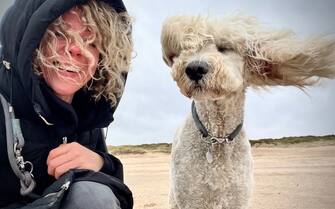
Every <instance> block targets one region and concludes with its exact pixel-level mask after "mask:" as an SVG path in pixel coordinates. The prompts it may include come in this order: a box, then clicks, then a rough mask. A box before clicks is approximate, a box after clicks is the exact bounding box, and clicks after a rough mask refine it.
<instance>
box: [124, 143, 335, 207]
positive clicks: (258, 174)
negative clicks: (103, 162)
mask: <svg viewBox="0 0 335 209" xmlns="http://www.w3.org/2000/svg"><path fill="white" fill-rule="evenodd" d="M253 156H254V177H255V188H254V193H253V197H252V202H251V209H334V208H335V198H334V197H335V144H334V143H333V144H332V143H328V144H322V143H312V144H311V143H307V144H298V145H294V146H292V145H291V146H289V147H258V148H253ZM119 158H120V159H121V160H122V162H123V164H124V169H125V181H126V183H127V184H128V185H129V187H130V188H131V190H132V191H133V195H134V201H135V206H134V208H135V209H167V208H168V191H169V163H170V162H169V161H170V155H168V154H158V153H152V154H143V155H120V156H119Z"/></svg>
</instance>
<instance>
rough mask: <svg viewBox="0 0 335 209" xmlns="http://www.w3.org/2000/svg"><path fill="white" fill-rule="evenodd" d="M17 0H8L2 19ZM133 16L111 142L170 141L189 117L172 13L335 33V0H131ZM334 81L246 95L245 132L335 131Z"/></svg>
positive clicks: (279, 134) (251, 134)
mask: <svg viewBox="0 0 335 209" xmlns="http://www.w3.org/2000/svg"><path fill="white" fill-rule="evenodd" d="M10 2H11V0H1V3H0V4H1V14H0V15H2V14H3V11H4V9H5V8H7V7H8V5H9V3H10ZM124 2H125V4H126V6H127V8H128V11H129V13H130V15H131V16H132V17H133V18H134V20H135V23H134V26H133V36H134V43H135V53H134V59H133V63H132V69H131V72H130V73H129V76H128V81H127V86H126V89H125V92H124V96H123V98H122V100H121V103H120V105H119V107H118V109H117V111H116V113H115V121H114V122H113V123H112V124H111V125H110V127H109V129H108V139H107V143H108V144H112V145H122V144H143V143H160V142H171V141H172V138H173V135H174V133H175V130H176V129H177V127H178V126H179V125H180V124H181V123H182V122H183V121H184V120H185V118H186V116H187V115H188V114H189V112H190V104H191V101H190V100H189V99H187V98H186V97H184V96H182V95H181V94H180V92H179V90H178V88H177V86H176V84H175V83H174V81H173V80H172V78H171V76H170V72H169V68H168V67H167V66H165V64H164V62H163V60H162V58H161V57H162V55H161V47H160V30H161V25H162V22H163V21H164V19H165V18H166V17H168V16H172V15H180V14H194V15H198V14H202V15H210V16H219V17H220V16H224V15H225V14H227V13H232V12H235V11H240V12H243V13H245V14H248V15H252V16H256V17H257V18H258V19H259V20H260V21H261V22H262V23H264V24H265V25H266V26H270V27H274V28H290V29H293V30H294V31H295V32H296V33H297V34H298V35H299V36H301V37H307V36H310V35H318V34H335V22H334V20H335V13H334V11H335V1H334V0H318V1H316V0H267V1H262V0H252V1H250V0H225V1H223V0H221V1H219V0H216V1H214V0H169V1H161V0H124ZM334 59H335V58H334ZM334 90H335V81H329V80H324V81H323V82H322V83H321V84H320V85H319V86H317V87H313V88H307V90H306V92H307V94H306V93H304V92H302V91H300V90H298V89H295V88H292V87H277V88H271V89H270V90H269V91H263V90H261V91H259V90H258V91H255V90H252V89H249V90H248V91H247V99H246V105H245V120H244V121H245V122H244V124H245V125H244V129H245V131H246V133H247V135H248V137H249V138H251V139H259V138H279V137H283V136H300V135H327V134H335V94H334Z"/></svg>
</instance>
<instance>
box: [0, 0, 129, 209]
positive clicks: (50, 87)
mask: <svg viewBox="0 0 335 209" xmlns="http://www.w3.org/2000/svg"><path fill="white" fill-rule="evenodd" d="M0 30H1V31H0V35H1V39H0V40H1V45H2V51H1V59H2V64H3V65H2V66H1V70H0V73H1V74H0V93H1V94H2V95H3V96H4V97H5V98H6V100H7V101H8V102H9V103H10V104H12V106H13V108H14V111H15V114H16V118H18V119H20V125H21V129H22V133H23V137H24V140H25V145H24V147H23V150H22V156H23V157H24V161H25V162H29V163H26V164H30V163H31V164H32V165H33V168H32V167H29V168H25V169H28V170H32V176H33V178H34V180H35V182H36V187H35V188H34V190H33V193H35V194H41V193H42V192H43V191H44V190H45V189H46V188H47V187H48V186H50V185H51V184H52V183H53V182H55V181H56V180H57V179H59V178H60V177H61V176H62V175H63V174H65V173H66V172H67V171H69V170H70V169H88V170H91V171H93V172H101V173H104V174H107V175H109V176H110V177H111V178H116V179H117V183H115V182H114V183H110V184H108V186H106V185H104V184H101V183H95V182H92V181H90V182H87V181H81V182H76V183H74V184H72V185H71V187H70V189H69V192H68V195H67V197H66V199H65V201H63V204H62V208H72V209H76V208H81V209H82V208H121V207H122V208H130V207H132V199H131V193H130V191H125V192H126V193H127V192H128V193H130V195H129V194H128V196H127V197H125V196H122V194H124V193H122V192H120V190H127V187H126V186H125V185H123V183H122V181H123V170H122V164H121V162H120V161H119V160H118V159H117V158H115V157H114V156H112V155H110V154H108V152H107V150H106V146H105V142H104V138H103V136H102V135H101V128H103V127H107V126H108V125H109V124H110V123H111V122H112V121H113V113H114V111H115V108H116V106H117V104H118V102H119V100H120V97H121V94H122V92H123V88H124V84H125V79H126V75H127V72H128V69H129V66H130V60H131V51H132V40H131V23H130V18H129V17H128V15H127V12H126V9H125V7H124V4H123V3H122V1H121V0H100V1H98V0H25V1H21V0H17V1H15V2H14V4H13V5H12V6H11V7H10V8H9V9H8V11H7V12H6V14H5V15H4V17H3V18H2V23H1V29H0ZM8 161H9V160H8V157H7V148H6V128H5V119H4V116H3V112H2V111H0V179H1V180H2V183H1V184H2V186H1V187H0V208H2V207H7V208H20V207H22V206H24V205H26V204H27V203H30V202H32V201H33V199H31V198H29V197H28V196H26V195H22V194H20V183H19V182H20V181H19V179H18V178H17V177H16V175H15V174H14V173H13V171H12V168H11V166H10V164H9V162H8ZM98 182H99V181H98ZM117 191H119V192H117ZM78 197H80V199H78ZM121 200H122V201H121ZM127 201H128V202H127Z"/></svg>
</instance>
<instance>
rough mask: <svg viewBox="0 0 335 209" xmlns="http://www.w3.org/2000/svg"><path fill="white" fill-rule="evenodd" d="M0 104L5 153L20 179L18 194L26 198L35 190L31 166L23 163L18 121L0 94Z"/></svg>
mask: <svg viewBox="0 0 335 209" xmlns="http://www.w3.org/2000/svg"><path fill="white" fill-rule="evenodd" d="M0 99H1V104H2V107H3V110H4V116H5V125H6V140H7V153H8V159H9V163H10V166H11V167H12V169H13V171H14V173H15V175H16V176H17V177H18V178H19V179H20V184H21V190H20V193H21V195H23V196H26V195H28V194H30V193H31V192H32V190H33V189H34V188H35V185H36V183H35V181H34V178H33V175H32V171H33V165H32V163H31V162H29V161H24V159H23V156H22V155H21V151H22V148H23V146H24V138H23V135H22V132H21V127H20V121H19V119H16V118H15V114H14V109H13V107H12V106H11V105H10V104H9V103H8V102H7V100H6V99H5V98H4V97H3V95H2V94H0ZM27 164H29V165H30V171H26V170H25V167H26V165H27Z"/></svg>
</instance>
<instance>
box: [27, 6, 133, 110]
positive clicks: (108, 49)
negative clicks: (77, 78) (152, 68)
mask: <svg viewBox="0 0 335 209" xmlns="http://www.w3.org/2000/svg"><path fill="white" fill-rule="evenodd" d="M78 7H80V8H81V9H82V14H83V18H82V20H83V21H84V22H85V26H86V28H87V29H88V30H90V31H93V33H92V35H91V36H90V37H89V38H88V40H82V38H81V37H80V36H79V35H76V34H73V33H71V32H70V31H67V30H66V24H65V22H64V20H63V18H62V16H60V17H59V18H57V19H56V20H55V21H54V22H53V23H52V24H50V25H49V27H48V29H47V31H46V32H45V34H44V36H43V38H42V41H41V43H40V46H39V48H38V49H37V50H36V52H35V56H34V61H33V68H34V71H35V73H36V74H38V75H41V74H42V71H41V66H46V67H48V68H50V69H53V70H55V71H56V72H58V71H59V67H60V65H61V63H59V62H58V61H55V60H56V59H55V57H57V56H59V54H58V53H57V50H56V46H55V44H54V43H55V42H56V41H57V37H59V36H61V37H62V38H63V39H64V40H66V46H65V49H68V47H69V44H70V42H72V41H74V42H75V43H77V45H78V46H79V47H80V48H81V51H82V53H83V54H84V56H86V57H88V59H89V60H92V59H93V57H92V55H91V54H90V53H89V52H87V50H85V46H86V45H87V44H93V45H94V47H96V48H97V49H98V51H99V62H98V66H97V70H96V72H95V74H94V75H92V76H91V77H92V79H91V80H90V81H89V82H87V84H86V86H85V89H87V90H88V91H90V92H91V95H92V98H93V99H94V100H95V101H98V100H100V99H101V97H104V98H105V99H106V100H108V101H110V102H111V104H112V105H113V106H114V105H116V103H117V100H118V98H119V97H120V96H121V94H122V92H123V88H124V82H125V81H124V79H123V76H122V75H123V74H124V73H127V72H128V71H129V67H130V63H131V53H132V49H133V42H132V37H131V18H130V17H129V16H128V14H127V13H126V12H123V13H117V12H116V11H115V10H114V9H113V8H112V7H110V6H109V5H107V4H106V3H104V2H102V1H95V0H90V1H89V2H88V3H87V4H85V5H81V6H78ZM46 50H49V51H50V52H51V54H52V55H51V56H46V55H45V53H44V52H45V51H46ZM65 51H66V52H65V55H66V56H67V58H68V61H69V63H72V64H71V66H67V69H68V68H69V67H70V70H71V71H75V72H80V71H79V68H78V66H76V62H75V60H73V59H72V57H71V55H70V53H69V52H68V50H65ZM80 73H82V72H80Z"/></svg>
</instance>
